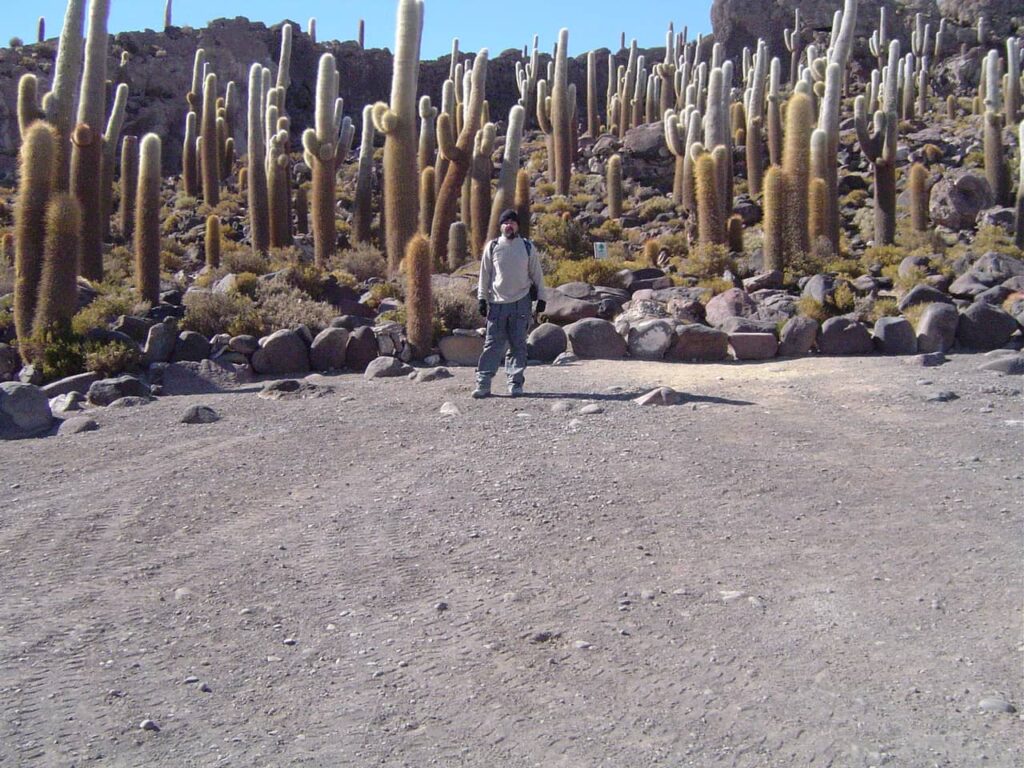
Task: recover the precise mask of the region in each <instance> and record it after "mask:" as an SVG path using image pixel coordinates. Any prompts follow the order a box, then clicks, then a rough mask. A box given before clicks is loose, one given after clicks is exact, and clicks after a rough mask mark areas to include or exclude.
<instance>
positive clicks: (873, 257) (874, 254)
mask: <svg viewBox="0 0 1024 768" xmlns="http://www.w3.org/2000/svg"><path fill="white" fill-rule="evenodd" d="M907 255H908V254H907V249H906V248H901V247H900V246H898V245H873V246H871V247H870V248H867V249H866V250H865V251H864V255H863V256H861V258H860V261H861V264H863V265H864V269H865V270H866V269H868V268H869V267H871V266H873V265H875V264H881V265H882V266H883V267H887V266H890V265H895V266H899V264H900V262H901V261H903V259H905V258H906V257H907Z"/></svg>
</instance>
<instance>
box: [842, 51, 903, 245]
mask: <svg viewBox="0 0 1024 768" xmlns="http://www.w3.org/2000/svg"><path fill="white" fill-rule="evenodd" d="M899 58H900V42H899V40H893V41H892V42H890V43H889V61H890V62H892V65H891V66H889V67H888V69H887V70H886V74H885V82H884V83H883V86H882V108H881V109H880V110H878V111H876V112H875V114H874V132H873V133H871V132H870V131H869V130H868V118H867V106H866V101H865V99H864V97H863V96H858V97H857V98H856V100H855V101H854V107H853V115H854V124H855V126H856V129H857V141H858V143H859V144H860V147H861V152H863V153H864V156H865V157H867V158H868V160H870V161H871V162H872V163H873V164H874V166H875V244H876V245H891V244H892V242H893V240H894V239H895V237H896V128H897V112H896V109H897V106H896V102H897V91H898V88H897V67H896V66H895V65H896V62H898V61H899Z"/></svg>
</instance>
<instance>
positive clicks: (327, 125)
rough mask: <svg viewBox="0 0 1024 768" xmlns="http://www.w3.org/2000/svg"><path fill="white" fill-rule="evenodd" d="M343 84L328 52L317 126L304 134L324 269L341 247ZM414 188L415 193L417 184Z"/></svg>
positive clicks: (317, 250) (317, 248)
mask: <svg viewBox="0 0 1024 768" xmlns="http://www.w3.org/2000/svg"><path fill="white" fill-rule="evenodd" d="M339 82H340V77H339V76H338V71H337V69H336V68H335V64H334V56H333V55H331V54H329V53H325V54H324V55H323V56H321V57H320V68H319V71H318V72H317V78H316V116H315V123H316V127H315V128H307V129H306V131H305V133H303V134H302V146H303V148H304V149H305V156H306V162H307V163H308V164H309V165H310V166H311V167H312V169H313V249H314V254H315V260H316V264H317V266H319V267H321V268H322V267H325V266H326V265H327V261H328V260H329V259H330V258H331V257H332V256H333V255H334V254H335V252H336V251H337V245H338V234H337V231H336V229H335V224H334V178H335V170H336V168H337V162H336V158H337V156H338V149H339V143H340V141H341V138H342V137H341V136H340V133H341V131H342V126H341V121H340V112H339V110H337V109H336V108H335V107H336V103H337V101H338V86H339ZM407 186H408V182H407ZM412 187H413V193H415V191H416V189H415V185H412ZM413 225H414V226H415V222H413Z"/></svg>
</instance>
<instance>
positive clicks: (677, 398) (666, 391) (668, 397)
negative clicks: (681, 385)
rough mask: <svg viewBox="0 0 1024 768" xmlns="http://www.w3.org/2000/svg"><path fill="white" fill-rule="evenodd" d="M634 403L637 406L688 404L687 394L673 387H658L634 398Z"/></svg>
mask: <svg viewBox="0 0 1024 768" xmlns="http://www.w3.org/2000/svg"><path fill="white" fill-rule="evenodd" d="M633 402H634V403H636V404H637V405H681V404H682V403H684V402H686V394H685V393H684V392H677V391H676V390H674V389H672V387H658V388H657V389H652V390H651V391H650V392H647V393H646V394H643V395H640V397H637V398H634V400H633Z"/></svg>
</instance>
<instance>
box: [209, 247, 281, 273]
mask: <svg viewBox="0 0 1024 768" xmlns="http://www.w3.org/2000/svg"><path fill="white" fill-rule="evenodd" d="M220 264H221V267H222V268H223V269H226V270H227V271H228V272H234V273H235V274H236V275H237V274H241V273H242V272H251V273H252V274H254V275H265V274H267V270H268V269H269V267H270V265H269V264H268V262H267V260H266V258H264V257H263V256H261V255H260V254H258V253H253V251H252V249H251V248H242V247H236V248H228V247H224V248H222V249H221V257H220Z"/></svg>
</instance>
